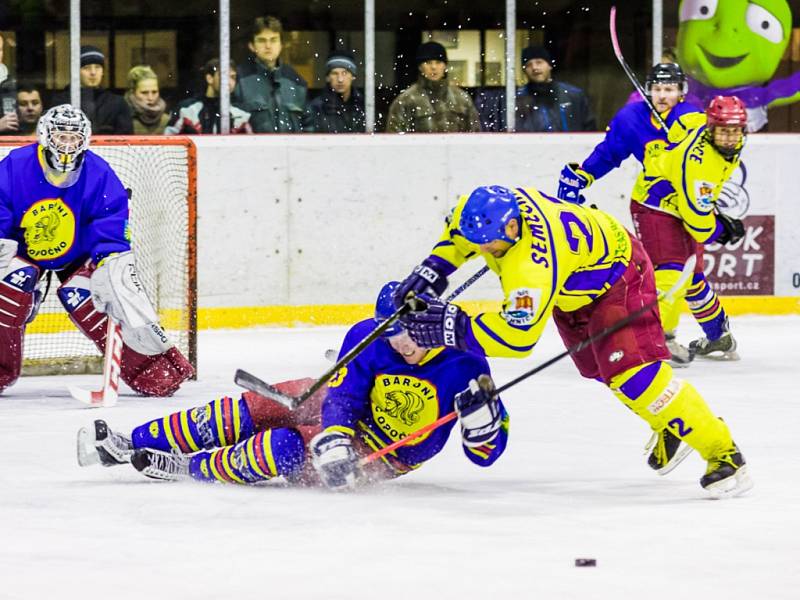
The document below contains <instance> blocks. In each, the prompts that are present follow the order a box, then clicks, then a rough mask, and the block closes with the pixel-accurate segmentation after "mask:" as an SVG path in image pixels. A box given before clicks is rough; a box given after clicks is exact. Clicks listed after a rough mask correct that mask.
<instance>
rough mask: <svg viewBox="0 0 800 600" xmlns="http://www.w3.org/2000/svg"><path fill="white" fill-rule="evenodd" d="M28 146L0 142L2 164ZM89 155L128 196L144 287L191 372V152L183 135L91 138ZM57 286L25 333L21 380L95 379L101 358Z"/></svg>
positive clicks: (193, 233)
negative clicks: (72, 318) (70, 376)
mask: <svg viewBox="0 0 800 600" xmlns="http://www.w3.org/2000/svg"><path fill="white" fill-rule="evenodd" d="M0 139H1V138H0ZM31 141H32V140H31V138H26V139H23V138H7V139H6V140H2V141H0V159H2V158H4V157H5V156H6V155H7V154H8V153H9V152H10V151H11V150H12V149H13V148H15V147H19V146H22V145H25V144H26V143H31ZM91 150H92V151H94V152H96V153H97V154H98V155H100V156H101V157H102V158H104V159H105V160H107V161H108V163H109V164H110V165H111V167H112V168H113V169H114V171H115V172H116V174H117V176H119V178H120V179H121V180H122V183H123V185H124V186H125V187H126V188H127V189H128V190H129V194H130V221H129V227H130V234H131V245H132V247H133V251H134V254H135V256H136V263H137V266H138V270H139V274H140V277H141V280H142V283H143V284H144V287H145V289H146V290H147V293H148V295H149V296H150V299H151V301H152V302H153V304H154V305H155V308H156V310H157V311H158V314H159V318H160V321H161V325H162V327H164V329H165V330H166V331H167V334H168V335H169V336H170V339H171V340H172V341H173V342H174V343H175V345H176V346H177V347H178V348H179V349H180V350H181V352H182V353H183V354H184V356H186V357H187V358H188V359H189V361H191V363H192V365H193V366H194V367H195V370H196V369H197V336H196V333H197V277H196V272H197V268H196V254H197V247H196V237H197V236H196V197H197V188H196V182H197V174H196V165H197V161H196V153H195V146H194V144H193V143H192V141H191V140H189V139H187V138H183V137H168V136H165V137H160V136H159V137H156V136H125V137H103V138H96V137H95V138H92V144H91ZM45 285H46V284H45ZM58 286H59V281H58V278H57V277H56V276H55V275H53V276H52V277H51V282H50V286H49V291H48V293H47V296H46V298H45V300H44V302H43V303H42V306H41V308H40V309H39V314H38V315H37V316H36V319H34V321H33V322H31V323H30V324H29V325H28V327H27V330H26V334H25V351H24V362H23V371H22V372H23V375H55V374H66V373H100V372H102V365H103V357H102V356H101V355H100V353H99V352H98V351H97V349H96V348H95V347H94V344H93V343H92V342H91V341H89V340H88V339H87V338H86V337H85V336H83V335H82V334H81V333H80V332H79V331H78V330H77V329H76V328H75V327H74V326H73V325H72V323H71V322H70V320H69V318H68V317H67V314H66V312H65V311H64V309H63V307H62V306H61V302H59V300H58V296H57V294H56V289H57V288H58Z"/></svg>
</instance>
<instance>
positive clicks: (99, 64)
mask: <svg viewBox="0 0 800 600" xmlns="http://www.w3.org/2000/svg"><path fill="white" fill-rule="evenodd" d="M105 62H106V57H105V55H103V52H102V51H101V50H100V48H96V47H95V46H81V106H80V108H81V110H83V112H84V113H86V116H87V117H89V120H90V121H91V122H92V133H93V134H94V135H102V134H106V135H108V134H115V135H130V134H132V133H133V121H132V119H131V110H130V108H129V107H128V103H127V102H125V99H124V98H123V97H122V96H118V95H117V94H114V93H113V92H110V91H109V90H107V89H105V88H103V87H100V84H101V83H102V82H103V71H104V66H105ZM59 104H70V93H69V87H67V88H66V89H65V90H64V91H62V92H59V93H58V94H56V95H55V96H54V97H53V105H54V106H57V105H59Z"/></svg>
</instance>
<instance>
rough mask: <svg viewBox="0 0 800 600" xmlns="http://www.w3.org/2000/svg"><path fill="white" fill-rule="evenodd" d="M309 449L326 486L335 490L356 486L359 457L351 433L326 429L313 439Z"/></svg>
mask: <svg viewBox="0 0 800 600" xmlns="http://www.w3.org/2000/svg"><path fill="white" fill-rule="evenodd" d="M309 449H310V450H311V464H312V465H314V470H315V471H316V472H317V475H319V478H320V480H321V481H322V483H323V484H325V487H327V488H328V489H331V490H334V491H344V490H352V489H353V488H355V487H356V484H357V483H358V476H359V469H358V457H357V456H356V452H355V450H353V439H352V438H351V437H350V436H349V435H347V434H345V433H342V432H341V431H337V430H335V429H325V430H323V431H321V432H320V433H318V434H317V435H315V436H314V437H313V438H312V439H311V442H310V443H309Z"/></svg>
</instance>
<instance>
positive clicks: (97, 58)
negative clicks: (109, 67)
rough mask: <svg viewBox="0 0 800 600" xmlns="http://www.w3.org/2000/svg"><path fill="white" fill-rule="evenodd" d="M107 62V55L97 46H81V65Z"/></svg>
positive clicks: (102, 64) (101, 64)
mask: <svg viewBox="0 0 800 600" xmlns="http://www.w3.org/2000/svg"><path fill="white" fill-rule="evenodd" d="M105 64H106V55H105V54H103V51H102V50H100V48H98V47H97V46H81V66H82V67H85V66H86V65H100V66H101V67H102V66H104V65H105Z"/></svg>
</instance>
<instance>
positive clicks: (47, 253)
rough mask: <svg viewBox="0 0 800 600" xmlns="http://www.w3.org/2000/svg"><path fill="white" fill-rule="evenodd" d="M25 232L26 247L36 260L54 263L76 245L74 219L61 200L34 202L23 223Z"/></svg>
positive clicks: (47, 199)
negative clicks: (53, 261)
mask: <svg viewBox="0 0 800 600" xmlns="http://www.w3.org/2000/svg"><path fill="white" fill-rule="evenodd" d="M20 227H22V228H23V229H24V230H25V245H26V246H27V247H28V256H29V257H30V258H32V259H33V260H52V259H54V258H59V257H60V256H64V255H65V254H66V253H67V252H69V250H70V248H72V244H73V242H74V241H75V215H74V214H73V213H72V210H71V209H70V207H69V206H67V205H66V204H65V203H64V201H63V200H62V199H61V198H46V199H44V200H39V201H38V202H34V203H33V204H32V205H31V207H30V208H29V209H28V210H27V211H25V214H24V215H23V216H22V221H21V222H20Z"/></svg>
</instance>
